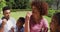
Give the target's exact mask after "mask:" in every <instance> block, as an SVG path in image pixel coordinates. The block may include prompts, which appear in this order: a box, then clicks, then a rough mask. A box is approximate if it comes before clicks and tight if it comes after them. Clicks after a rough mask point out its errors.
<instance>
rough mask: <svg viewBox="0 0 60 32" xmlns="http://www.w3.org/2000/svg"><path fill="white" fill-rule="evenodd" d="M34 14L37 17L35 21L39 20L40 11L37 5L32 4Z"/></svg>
mask: <svg viewBox="0 0 60 32" xmlns="http://www.w3.org/2000/svg"><path fill="white" fill-rule="evenodd" d="M32 16H33V18H34V19H35V21H37V20H39V17H40V12H39V10H38V9H37V8H36V7H35V6H32Z"/></svg>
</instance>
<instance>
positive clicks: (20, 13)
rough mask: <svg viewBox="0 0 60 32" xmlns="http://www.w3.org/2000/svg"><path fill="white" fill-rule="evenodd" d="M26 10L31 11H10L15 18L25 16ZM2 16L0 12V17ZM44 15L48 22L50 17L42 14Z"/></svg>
mask: <svg viewBox="0 0 60 32" xmlns="http://www.w3.org/2000/svg"><path fill="white" fill-rule="evenodd" d="M27 12H31V11H17V12H11V16H12V17H14V18H15V19H16V20H17V19H18V18H19V17H25V16H26V13H27ZM2 16H3V14H0V18H1V17H2ZM44 17H45V18H46V19H47V21H48V23H49V24H50V21H51V18H50V17H47V16H44Z"/></svg>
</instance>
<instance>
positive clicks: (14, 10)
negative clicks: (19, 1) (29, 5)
mask: <svg viewBox="0 0 60 32" xmlns="http://www.w3.org/2000/svg"><path fill="white" fill-rule="evenodd" d="M16 11H31V9H11V12H16Z"/></svg>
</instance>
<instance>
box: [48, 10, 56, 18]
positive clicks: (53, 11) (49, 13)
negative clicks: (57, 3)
mask: <svg viewBox="0 0 60 32" xmlns="http://www.w3.org/2000/svg"><path fill="white" fill-rule="evenodd" d="M55 11H56V10H53V9H52V10H49V11H48V17H51V16H52V15H53V14H54V13H55Z"/></svg>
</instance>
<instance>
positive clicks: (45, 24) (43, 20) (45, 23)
mask: <svg viewBox="0 0 60 32" xmlns="http://www.w3.org/2000/svg"><path fill="white" fill-rule="evenodd" d="M42 22H43V24H44V26H46V27H48V26H49V25H48V21H47V19H46V18H43V19H42Z"/></svg>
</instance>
